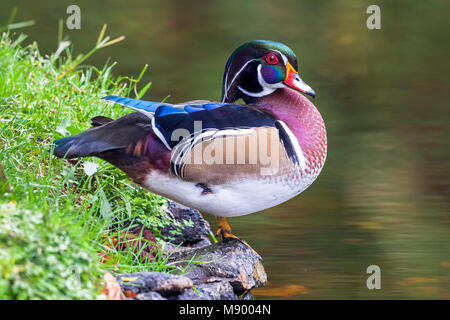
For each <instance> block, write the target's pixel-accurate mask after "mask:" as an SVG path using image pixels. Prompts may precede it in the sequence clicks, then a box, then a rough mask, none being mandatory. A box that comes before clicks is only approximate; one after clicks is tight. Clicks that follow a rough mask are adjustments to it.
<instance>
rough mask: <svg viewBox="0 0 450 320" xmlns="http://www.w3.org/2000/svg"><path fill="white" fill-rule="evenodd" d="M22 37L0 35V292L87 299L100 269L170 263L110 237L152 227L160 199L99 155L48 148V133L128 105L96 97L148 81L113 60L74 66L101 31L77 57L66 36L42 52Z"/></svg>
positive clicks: (103, 42)
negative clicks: (72, 158) (67, 157)
mask: <svg viewBox="0 0 450 320" xmlns="http://www.w3.org/2000/svg"><path fill="white" fill-rule="evenodd" d="M25 41H26V40H25V36H23V35H20V36H19V35H11V34H8V33H3V34H2V35H1V39H0V299H30V298H32V299H42V298H44V299H78V298H85V299H92V298H97V297H99V294H100V292H101V286H102V282H101V279H102V276H103V274H104V273H105V271H109V272H112V273H113V274H114V273H115V272H135V271H141V270H146V271H148V270H157V271H173V270H174V269H173V267H172V266H171V265H170V264H169V263H167V261H166V260H165V259H163V258H161V257H160V256H158V255H157V257H156V258H155V259H151V260H150V259H146V258H143V257H141V255H140V254H139V252H138V251H137V252H136V250H120V249H118V248H117V246H115V245H114V244H115V243H116V241H117V239H118V238H120V237H121V236H122V235H123V233H124V232H126V231H127V230H130V229H132V228H134V227H136V225H143V226H145V227H147V228H149V229H150V230H152V232H153V233H154V234H155V235H156V236H158V230H159V229H160V227H161V226H163V225H165V224H167V223H169V222H170V221H169V218H167V217H166V216H165V215H164V214H163V209H164V205H165V203H166V200H165V199H164V198H162V197H159V196H155V195H153V194H151V193H149V192H147V191H144V190H142V189H141V188H140V187H138V186H136V185H134V184H133V183H132V182H131V181H130V179H129V178H127V177H126V176H125V175H124V174H123V173H122V172H121V171H119V170H117V169H115V168H113V167H112V166H111V165H109V164H107V163H105V162H103V161H101V160H99V159H94V158H90V159H83V160H80V161H79V162H77V163H69V162H67V161H63V160H60V159H56V158H54V157H53V156H52V141H53V140H55V139H58V138H62V137H64V136H68V135H70V134H76V133H78V132H80V131H82V130H85V129H87V128H88V127H89V125H90V118H91V117H94V116H97V115H105V116H108V117H112V118H117V117H119V116H122V115H124V114H125V113H127V112H129V111H128V110H125V109H124V108H122V107H119V106H112V105H110V104H107V103H105V102H102V101H101V100H100V98H101V97H103V96H105V95H110V94H115V95H124V96H130V97H136V96H141V95H142V94H143V93H144V92H145V91H146V90H147V89H148V88H149V86H150V85H149V84H148V85H145V84H141V83H139V79H136V80H133V79H129V78H126V77H118V78H117V77H114V76H112V75H111V69H112V67H113V65H112V64H110V65H105V67H104V68H103V69H102V70H98V69H96V68H95V67H93V66H81V63H84V61H85V59H86V58H87V57H88V56H89V55H90V54H93V53H95V51H96V50H99V49H101V48H102V47H104V46H107V45H110V44H112V43H111V42H110V41H109V40H108V39H104V30H103V31H102V33H101V35H100V37H99V41H98V42H97V45H96V46H95V48H94V49H93V50H92V51H91V52H90V53H89V54H87V55H85V56H77V57H75V56H73V55H72V53H73V48H72V47H71V46H70V45H69V43H68V42H64V41H61V42H60V43H61V45H60V48H59V49H58V50H57V52H55V53H54V54H52V55H50V56H44V55H42V54H41V53H40V52H39V48H38V44H36V43H33V44H30V45H24V43H25ZM113 42H114V41H113ZM139 89H141V90H139ZM105 256H107V257H108V259H104V257H105ZM100 297H101V296H100Z"/></svg>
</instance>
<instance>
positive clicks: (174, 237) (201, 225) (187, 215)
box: [160, 201, 210, 245]
mask: <svg viewBox="0 0 450 320" xmlns="http://www.w3.org/2000/svg"><path fill="white" fill-rule="evenodd" d="M167 213H168V214H169V215H171V216H172V217H173V218H174V219H175V220H176V221H178V222H180V223H181V224H182V225H183V226H184V227H183V228H180V229H181V230H180V231H181V234H178V233H176V230H177V229H179V228H178V227H176V226H173V225H169V226H166V227H164V228H163V229H162V230H161V234H160V236H161V237H162V238H163V239H164V240H166V241H169V242H171V243H173V244H180V243H182V244H183V245H189V244H190V245H192V244H195V243H197V242H199V241H202V240H204V239H206V240H207V237H208V236H209V232H210V228H209V223H208V221H206V220H205V219H203V216H202V215H201V213H200V212H199V211H198V210H195V209H191V208H188V207H185V206H183V205H181V204H179V203H177V202H174V201H171V202H169V206H168V209H167ZM185 221H192V223H191V224H192V226H186V225H185V224H184V222H185ZM208 241H209V240H208Z"/></svg>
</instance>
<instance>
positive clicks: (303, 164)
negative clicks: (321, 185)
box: [277, 120, 306, 172]
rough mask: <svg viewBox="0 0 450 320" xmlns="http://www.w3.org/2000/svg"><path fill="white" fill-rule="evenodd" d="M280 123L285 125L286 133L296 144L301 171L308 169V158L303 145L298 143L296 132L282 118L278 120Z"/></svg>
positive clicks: (294, 144)
mask: <svg viewBox="0 0 450 320" xmlns="http://www.w3.org/2000/svg"><path fill="white" fill-rule="evenodd" d="M277 122H278V123H279V124H281V126H282V127H283V129H284V130H285V131H286V133H287V134H288V136H289V140H290V141H291V143H292V145H293V146H294V150H295V154H296V155H297V158H298V161H299V167H300V170H301V171H303V172H304V171H305V170H306V158H305V155H304V154H303V150H302V147H301V146H300V144H299V143H298V140H297V138H296V137H295V135H294V133H293V132H292V131H291V129H289V127H288V126H287V125H286V123H284V122H283V121H281V120H277Z"/></svg>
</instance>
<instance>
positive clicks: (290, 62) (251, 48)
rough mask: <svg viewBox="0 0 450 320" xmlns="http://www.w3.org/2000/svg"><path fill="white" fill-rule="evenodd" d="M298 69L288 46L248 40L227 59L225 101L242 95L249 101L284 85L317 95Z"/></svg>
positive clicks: (224, 83) (224, 86) (295, 59)
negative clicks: (304, 80)
mask: <svg viewBox="0 0 450 320" xmlns="http://www.w3.org/2000/svg"><path fill="white" fill-rule="evenodd" d="M297 68H298V64H297V57H296V56H295V53H294V52H293V51H292V50H291V49H290V48H289V47H288V46H286V45H284V44H282V43H279V42H275V41H267V40H255V41H251V42H247V43H245V44H243V45H241V46H240V47H239V48H237V49H236V50H234V52H233V53H232V54H231V56H230V58H229V59H228V62H227V65H226V67H225V73H224V76H223V87H222V101H223V102H234V101H236V100H237V99H239V98H242V99H243V100H244V101H246V102H249V101H252V100H254V99H256V98H261V97H264V96H267V95H269V94H271V93H273V92H274V91H275V90H277V89H279V88H285V87H287V88H290V89H293V90H296V91H299V92H302V93H304V94H307V95H310V96H311V97H314V96H315V93H314V90H313V89H311V87H310V86H308V85H307V84H306V83H305V82H303V80H302V79H301V78H300V76H299V74H298V72H297V70H298V69H297Z"/></svg>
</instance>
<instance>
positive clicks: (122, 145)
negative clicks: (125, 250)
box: [54, 40, 327, 238]
mask: <svg viewBox="0 0 450 320" xmlns="http://www.w3.org/2000/svg"><path fill="white" fill-rule="evenodd" d="M297 70H298V65H297V58H296V56H295V54H294V52H293V51H292V50H291V49H290V48H289V47H287V46H286V45H284V44H282V43H279V42H273V41H266V40H256V41H251V42H248V43H245V44H243V45H242V46H240V47H238V48H237V49H236V50H235V51H234V52H233V53H232V54H231V56H230V57H229V59H228V62H227V64H226V67H225V72H224V76H223V85H222V101H221V102H210V101H202V100H197V101H190V102H186V103H181V104H169V103H161V102H149V101H142V100H135V99H130V98H124V97H118V96H107V97H104V98H103V99H104V100H106V101H110V102H113V103H116V104H120V105H123V106H126V107H129V108H131V109H134V110H136V111H137V112H133V113H130V114H127V115H126V116H123V117H121V118H119V119H117V120H113V119H109V118H106V117H102V116H99V117H95V118H93V119H92V125H93V127H92V128H90V129H88V130H87V131H84V132H82V133H80V134H77V135H75V136H71V137H66V138H63V139H59V140H56V141H55V149H54V154H55V155H56V156H58V157H66V158H78V157H86V156H95V157H99V158H101V159H104V160H106V161H108V162H110V163H111V164H113V165H114V166H116V167H118V168H119V169H121V170H123V171H124V172H125V173H126V174H127V175H128V176H130V177H131V178H132V179H133V180H134V181H135V182H136V183H138V184H140V185H141V186H142V187H144V188H146V189H148V190H150V191H151V192H154V193H156V194H159V195H162V196H165V197H167V198H170V199H172V200H175V201H177V202H179V203H181V204H184V205H186V206H189V207H191V208H195V209H198V210H200V211H202V212H205V213H209V214H212V215H215V216H217V217H218V221H219V229H218V233H217V234H221V235H222V237H223V238H237V237H236V236H234V235H233V234H232V233H231V228H230V226H229V224H228V222H227V220H226V218H227V217H234V216H241V215H246V214H250V213H254V212H257V211H261V210H264V209H267V208H270V207H273V206H276V205H278V204H280V203H282V202H285V201H287V200H289V199H291V198H293V197H295V196H296V195H298V194H299V193H301V192H302V191H303V190H305V189H306V188H307V187H308V186H309V185H310V184H311V183H312V182H313V181H314V180H315V179H316V178H317V176H318V175H319V173H320V171H321V170H322V167H323V166H324V163H325V158H326V154H327V138H326V132H325V125H324V122H323V119H322V117H321V115H320V113H319V111H318V110H317V109H316V107H315V106H314V105H313V104H312V103H311V102H310V101H309V100H308V99H307V98H306V97H305V96H303V94H306V95H309V96H312V97H314V96H315V93H314V91H313V90H312V89H311V87H309V86H308V85H307V84H306V83H305V82H303V81H302V79H301V78H300V76H299V74H298V72H297ZM238 99H242V100H243V101H244V102H245V104H237V103H236V100H238Z"/></svg>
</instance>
